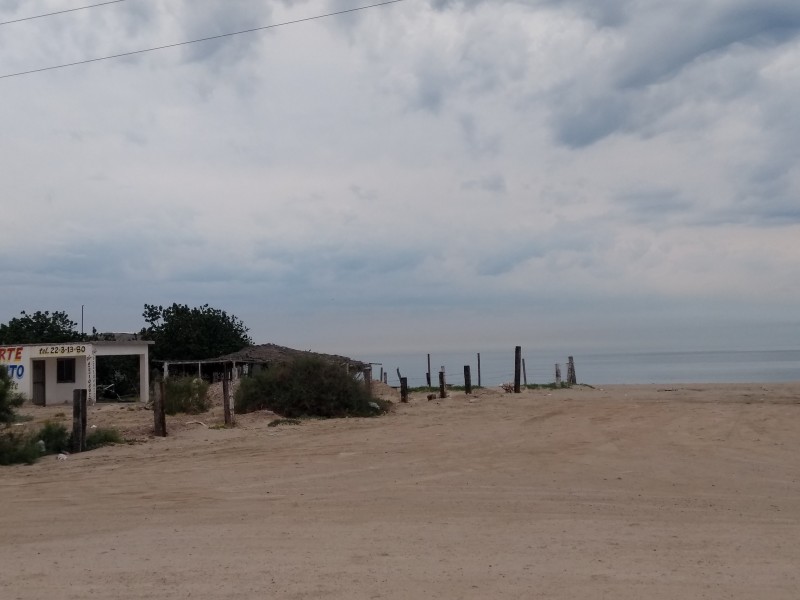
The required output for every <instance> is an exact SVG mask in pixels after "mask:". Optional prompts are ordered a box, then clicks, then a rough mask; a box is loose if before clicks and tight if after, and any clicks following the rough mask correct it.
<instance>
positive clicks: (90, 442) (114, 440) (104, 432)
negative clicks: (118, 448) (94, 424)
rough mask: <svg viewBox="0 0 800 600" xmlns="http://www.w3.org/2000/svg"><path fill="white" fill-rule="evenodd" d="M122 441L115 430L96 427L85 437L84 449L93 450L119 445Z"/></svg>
mask: <svg viewBox="0 0 800 600" xmlns="http://www.w3.org/2000/svg"><path fill="white" fill-rule="evenodd" d="M123 441H124V440H123V439H122V436H121V435H120V434H119V431H117V430H116V429H103V428H102V427H98V428H97V429H94V430H93V431H92V432H91V433H90V434H89V435H87V436H86V449H87V450H94V449H95V448H100V447H101V446H110V445H111V444H121V443H122V442H123Z"/></svg>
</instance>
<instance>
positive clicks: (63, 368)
mask: <svg viewBox="0 0 800 600" xmlns="http://www.w3.org/2000/svg"><path fill="white" fill-rule="evenodd" d="M56 383H75V359H74V358H59V359H58V361H57V366H56Z"/></svg>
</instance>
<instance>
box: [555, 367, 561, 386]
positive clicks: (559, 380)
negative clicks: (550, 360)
mask: <svg viewBox="0 0 800 600" xmlns="http://www.w3.org/2000/svg"><path fill="white" fill-rule="evenodd" d="M556 385H557V386H558V387H561V365H560V364H558V363H556Z"/></svg>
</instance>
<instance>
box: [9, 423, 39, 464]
mask: <svg viewBox="0 0 800 600" xmlns="http://www.w3.org/2000/svg"><path fill="white" fill-rule="evenodd" d="M37 442H38V440H37V439H36V437H35V436H33V435H31V434H30V433H28V432H25V431H14V430H11V429H6V430H5V431H0V465H16V464H21V463H25V464H27V465H32V464H33V463H35V462H36V459H38V458H39V456H41V454H42V453H41V450H40V449H39V444H38V443H37Z"/></svg>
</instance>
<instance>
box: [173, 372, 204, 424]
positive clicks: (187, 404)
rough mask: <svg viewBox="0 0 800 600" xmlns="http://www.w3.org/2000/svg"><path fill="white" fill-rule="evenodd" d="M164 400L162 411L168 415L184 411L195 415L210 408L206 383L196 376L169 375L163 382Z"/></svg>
mask: <svg viewBox="0 0 800 600" xmlns="http://www.w3.org/2000/svg"><path fill="white" fill-rule="evenodd" d="M164 384H165V385H164V389H165V394H166V402H165V404H164V412H166V413H167V414H168V415H175V414H177V413H186V414H189V415H196V414H198V413H203V412H206V411H207V410H208V409H209V408H211V400H209V398H208V384H207V383H206V382H205V381H203V380H202V379H198V378H196V377H170V378H169V379H167V380H166V381H165V382H164Z"/></svg>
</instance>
